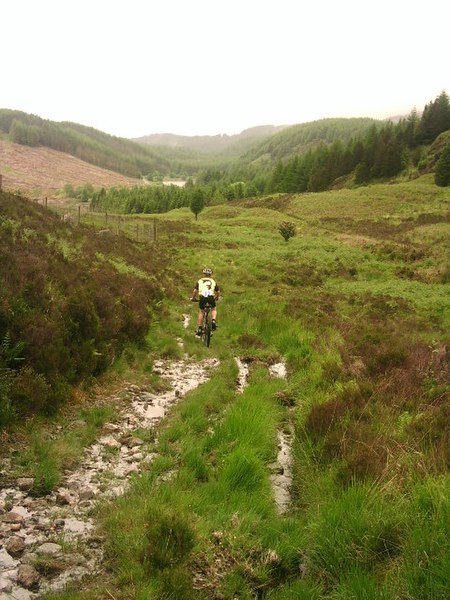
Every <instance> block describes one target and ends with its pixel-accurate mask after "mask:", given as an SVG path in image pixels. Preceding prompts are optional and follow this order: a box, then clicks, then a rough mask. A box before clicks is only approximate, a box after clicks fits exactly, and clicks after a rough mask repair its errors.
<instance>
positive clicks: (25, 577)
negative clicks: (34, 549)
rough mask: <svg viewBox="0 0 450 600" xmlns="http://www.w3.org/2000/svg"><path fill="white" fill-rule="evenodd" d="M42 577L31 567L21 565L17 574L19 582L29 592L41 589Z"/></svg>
mask: <svg viewBox="0 0 450 600" xmlns="http://www.w3.org/2000/svg"><path fill="white" fill-rule="evenodd" d="M40 579H41V577H40V575H39V573H38V572H37V571H36V569H35V568H34V567H32V566H31V565H20V567H19V570H18V572H17V582H18V583H19V584H20V585H22V586H23V587H24V588H26V589H27V590H36V589H38V587H39V582H40Z"/></svg>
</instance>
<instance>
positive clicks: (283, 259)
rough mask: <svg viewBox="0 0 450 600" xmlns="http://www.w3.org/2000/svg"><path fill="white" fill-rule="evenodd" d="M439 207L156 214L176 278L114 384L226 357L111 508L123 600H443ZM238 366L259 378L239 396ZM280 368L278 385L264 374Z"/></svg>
mask: <svg viewBox="0 0 450 600" xmlns="http://www.w3.org/2000/svg"><path fill="white" fill-rule="evenodd" d="M280 206H281V207H282V208H281V209H278V208H277V207H280ZM448 206H449V202H448V192H447V191H446V190H445V189H443V188H437V187H436V186H434V185H433V184H432V182H431V181H430V178H429V177H428V176H425V177H422V178H420V179H419V180H415V181H408V182H402V183H398V184H393V185H384V184H383V185H381V184H379V185H372V186H367V187H362V188H357V189H354V190H338V191H333V192H326V193H320V194H304V195H301V196H291V197H289V198H281V197H274V198H272V199H266V200H265V201H264V200H262V199H257V200H249V201H244V202H241V203H230V204H228V205H219V206H210V207H207V208H205V210H204V211H203V212H202V213H201V214H200V215H199V219H198V221H194V219H193V216H192V214H191V213H190V211H189V210H188V209H178V210H175V211H172V212H171V213H168V214H165V215H156V216H154V215H151V216H150V217H149V218H150V219H151V220H153V218H155V219H156V221H157V224H158V232H159V238H158V244H160V245H161V247H163V248H165V249H166V250H167V252H169V253H172V255H173V256H174V261H175V262H176V270H177V276H176V281H175V282H172V283H170V282H169V281H167V282H166V281H164V285H166V284H167V285H170V286H171V290H172V293H173V295H172V299H171V300H168V301H166V302H164V305H163V307H162V310H161V312H160V313H159V317H158V318H157V319H154V321H153V324H152V326H151V328H150V331H149V334H148V336H147V339H146V345H145V348H143V349H140V350H136V354H133V353H132V355H131V356H130V357H129V359H128V364H125V362H126V360H127V359H126V357H125V358H123V359H122V361H123V362H122V365H121V369H122V371H121V372H122V373H125V372H128V371H127V369H128V368H129V367H130V365H131V367H132V368H133V369H135V370H136V372H137V376H139V365H140V364H141V365H142V370H143V371H145V372H146V374H147V375H148V376H150V375H151V366H152V364H153V361H154V360H156V359H157V358H159V357H160V356H163V357H167V358H178V357H180V356H181V355H182V353H183V352H184V351H186V352H188V353H189V354H191V355H194V356H196V357H197V358H199V359H201V358H204V357H206V356H211V355H213V356H216V357H218V358H219V359H220V361H221V362H220V367H219V368H218V369H217V370H216V371H215V372H214V374H213V376H212V378H211V380H210V381H209V382H208V383H206V384H204V385H202V386H201V387H200V388H198V389H196V390H195V391H193V392H191V393H189V394H188V396H187V397H186V398H185V399H184V400H183V402H182V403H180V404H179V405H178V406H177V407H176V408H174V410H173V412H172V413H171V415H170V416H169V417H168V418H167V419H166V420H165V422H164V424H163V425H162V427H161V430H160V432H159V434H158V437H157V441H156V442H155V451H156V452H157V453H158V458H157V459H156V460H155V462H154V463H152V465H151V467H150V468H149V470H148V472H146V473H145V474H144V475H143V476H142V477H141V478H139V479H137V480H135V481H134V483H133V486H132V489H131V490H130V491H129V492H128V494H127V496H126V497H124V498H121V499H118V500H117V501H116V502H115V503H114V505H113V506H112V507H110V508H109V509H108V511H105V518H104V520H103V528H104V530H105V532H106V533H107V556H108V560H109V566H110V568H111V572H112V577H113V578H114V581H115V589H116V590H117V591H116V594H117V598H121V599H126V598H146V599H147V598H150V599H153V598H154V599H155V600H156V599H158V600H159V599H163V598H164V599H166V598H180V599H182V598H193V597H195V598H198V599H204V600H207V599H213V598H217V597H223V598H234V597H239V598H248V599H250V598H251V599H255V598H266V599H269V600H291V599H294V598H295V599H305V600H306V599H308V600H338V599H339V600H340V599H342V600H344V599H345V600H347V599H355V600H360V599H367V600H372V599H373V600H375V599H376V600H378V599H381V600H398V599H400V598H402V599H403V598H404V599H405V600H406V599H408V600H415V599H417V600H419V599H421V600H422V599H425V598H427V599H428V598H430V600H431V599H433V600H435V599H438V600H440V599H441V598H442V599H443V598H444V597H445V593H446V581H448V575H449V564H448V556H449V553H448V541H447V539H446V535H447V532H448V517H449V515H448V492H449V489H448V488H449V478H448V471H447V465H448V443H447V442H448V437H447V436H448V419H447V417H448V413H447V410H448V392H449V388H448V381H447V380H446V377H447V375H446V373H448V350H447V348H448V343H449V337H448V331H449V321H448V319H449V315H450V300H449V298H450V296H449V294H448V279H446V277H447V275H446V273H447V272H448V271H447V270H448V258H447V257H448V241H447V240H448V231H449V226H448ZM145 219H146V217H145V216H142V218H141V221H142V222H143V223H145ZM286 219H289V220H295V224H296V227H297V235H296V236H295V237H293V238H291V239H289V241H288V242H287V243H286V242H285V241H284V240H283V239H282V237H281V236H280V234H279V232H278V226H279V224H280V223H281V222H282V221H284V220H286ZM129 226H130V231H132V223H131V222H130V224H129ZM204 264H208V265H211V266H212V267H213V269H214V271H215V275H216V279H217V281H218V283H219V285H220V286H221V289H222V296H223V298H222V300H221V301H220V303H219V304H218V323H219V329H218V331H217V333H216V334H215V336H214V337H213V341H212V345H211V348H210V349H205V348H204V347H203V346H201V345H200V344H199V343H198V341H197V340H196V339H195V338H194V335H193V334H194V329H195V322H196V314H197V307H196V306H194V305H192V304H190V303H189V302H188V300H187V299H188V297H189V296H190V293H191V290H192V286H193V284H194V282H195V281H196V279H197V278H198V277H199V274H200V273H199V271H200V269H201V267H202V266H203V265H204ZM182 313H188V314H190V315H191V318H192V319H191V324H190V326H189V328H188V329H186V330H185V329H183V327H182V320H181V314H182ZM177 338H181V339H182V340H183V343H184V349H181V348H180V346H179V344H178V339H177ZM235 356H240V357H242V358H245V360H246V361H247V362H248V364H249V367H250V379H249V385H248V387H247V388H246V390H245V391H244V393H243V394H238V393H237V392H236V388H235V381H236V376H237V367H236V364H235V362H234V357H235ZM279 360H284V361H285V362H286V364H287V369H288V380H287V381H281V380H273V379H270V378H269V376H268V366H269V365H270V364H272V363H274V362H277V361H279ZM119 364H120V363H119ZM288 423H292V424H293V425H294V428H295V441H294V447H293V452H294V467H293V475H294V481H293V486H292V503H291V507H290V511H289V512H288V514H286V515H283V516H280V515H279V514H278V513H277V511H276V507H275V502H274V496H273V491H272V488H271V483H270V473H271V471H270V465H271V463H273V462H274V460H275V457H276V454H277V451H278V449H277V431H278V430H279V429H281V428H283V427H285V426H286V424H288ZM219 571H220V575H219ZM193 574H194V576H195V577H194V579H193ZM194 582H197V583H194ZM199 582H203V583H199ZM100 587H101V585H100ZM103 591H104V590H103ZM74 597H80V598H89V594H88V592H86V593H84V592H82V593H80V594H79V596H74ZM99 597H101V596H99Z"/></svg>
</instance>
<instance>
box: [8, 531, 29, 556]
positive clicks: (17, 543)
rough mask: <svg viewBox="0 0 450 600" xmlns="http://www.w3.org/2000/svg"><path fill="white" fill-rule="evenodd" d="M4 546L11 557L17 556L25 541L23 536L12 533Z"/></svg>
mask: <svg viewBox="0 0 450 600" xmlns="http://www.w3.org/2000/svg"><path fill="white" fill-rule="evenodd" d="M5 547H6V550H7V551H8V552H9V554H11V556H12V557H13V558H18V557H19V556H21V554H22V553H23V551H24V550H25V542H24V541H23V538H21V537H19V536H17V535H13V536H12V537H10V538H9V540H8V541H7V543H6V546H5Z"/></svg>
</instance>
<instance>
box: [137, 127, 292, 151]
mask: <svg viewBox="0 0 450 600" xmlns="http://www.w3.org/2000/svg"><path fill="white" fill-rule="evenodd" d="M286 127H289V125H280V126H275V125H261V126H259V127H251V128H249V129H245V130H244V131H242V132H241V133H238V134H235V135H226V134H219V135H195V136H186V135H175V134H173V133H154V134H151V135H145V136H143V137H139V138H135V139H134V141H136V142H139V143H141V144H146V145H148V146H168V147H170V148H189V149H191V150H194V151H195V152H201V153H203V154H226V155H235V156H238V155H240V154H242V153H243V152H245V151H247V150H248V149H249V148H250V147H251V146H253V145H254V144H255V143H257V142H259V141H261V140H262V139H265V138H268V137H270V136H272V135H274V134H275V133H278V132H279V131H282V130H283V129H286Z"/></svg>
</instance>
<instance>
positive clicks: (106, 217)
mask: <svg viewBox="0 0 450 600" xmlns="http://www.w3.org/2000/svg"><path fill="white" fill-rule="evenodd" d="M105 225H108V211H106V212H105Z"/></svg>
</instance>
